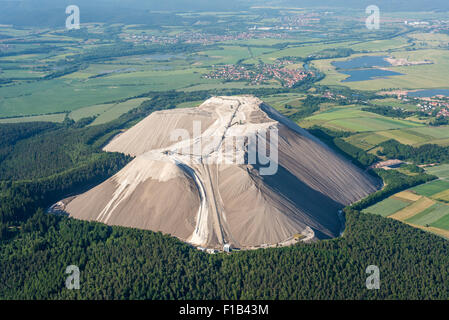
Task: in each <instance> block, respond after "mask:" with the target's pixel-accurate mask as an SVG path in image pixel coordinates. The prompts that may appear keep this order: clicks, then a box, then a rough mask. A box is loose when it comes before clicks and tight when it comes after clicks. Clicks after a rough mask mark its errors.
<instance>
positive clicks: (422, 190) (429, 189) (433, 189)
mask: <svg viewBox="0 0 449 320" xmlns="http://www.w3.org/2000/svg"><path fill="white" fill-rule="evenodd" d="M447 189H449V181H447V180H436V181H432V182H429V183H426V184H423V185H420V186H418V187H415V188H412V189H411V190H413V191H414V192H416V193H418V194H420V195H422V196H425V197H431V196H433V195H435V194H437V193H440V192H442V191H444V190H447Z"/></svg>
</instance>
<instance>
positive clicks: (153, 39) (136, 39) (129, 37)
mask: <svg viewBox="0 0 449 320" xmlns="http://www.w3.org/2000/svg"><path fill="white" fill-rule="evenodd" d="M255 31H256V30H253V31H252V30H250V31H245V32H239V33H235V34H232V33H227V34H223V35H220V34H209V33H202V32H181V33H178V34H176V35H173V36H166V35H164V36H162V35H151V34H146V33H141V34H125V35H124V40H125V41H128V42H133V43H145V42H147V43H157V44H174V43H196V44H211V43H216V42H224V41H236V40H251V39H267V38H270V39H286V38H287V37H288V35H287V34H285V33H278V32H266V31H264V32H260V31H258V32H255Z"/></svg>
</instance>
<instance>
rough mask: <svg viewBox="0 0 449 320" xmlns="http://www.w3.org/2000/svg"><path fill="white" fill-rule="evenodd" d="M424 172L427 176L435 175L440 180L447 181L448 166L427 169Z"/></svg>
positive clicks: (448, 175) (448, 177) (448, 178)
mask: <svg viewBox="0 0 449 320" xmlns="http://www.w3.org/2000/svg"><path fill="white" fill-rule="evenodd" d="M426 171H427V172H428V173H429V174H433V175H436V176H437V177H439V178H440V179H445V180H449V164H442V165H440V166H435V167H428V168H426Z"/></svg>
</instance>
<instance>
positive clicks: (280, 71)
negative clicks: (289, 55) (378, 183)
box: [204, 60, 315, 88]
mask: <svg viewBox="0 0 449 320" xmlns="http://www.w3.org/2000/svg"><path fill="white" fill-rule="evenodd" d="M290 64H291V62H289V61H285V60H284V61H282V62H280V61H277V62H276V63H274V64H265V63H259V64H258V65H257V66H253V65H238V64H237V65H234V64H229V65H224V66H220V67H215V68H214V70H213V71H212V72H211V73H209V74H207V75H205V76H204V78H206V79H222V80H226V81H248V82H249V83H250V84H251V85H261V84H265V83H267V82H269V81H272V80H276V81H278V82H279V83H280V84H281V85H282V86H284V87H287V88H291V87H293V86H294V85H295V84H297V83H299V82H301V81H303V80H304V79H306V78H308V77H313V76H314V75H315V74H314V72H312V71H306V70H304V69H302V68H288V66H289V65H290Z"/></svg>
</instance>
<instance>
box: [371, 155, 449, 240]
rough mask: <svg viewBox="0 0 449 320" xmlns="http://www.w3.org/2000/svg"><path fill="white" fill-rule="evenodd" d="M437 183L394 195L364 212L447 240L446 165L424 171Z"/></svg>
mask: <svg viewBox="0 0 449 320" xmlns="http://www.w3.org/2000/svg"><path fill="white" fill-rule="evenodd" d="M426 171H427V172H428V173H429V174H433V175H436V176H438V177H439V178H440V179H439V180H435V181H431V182H429V183H426V184H424V185H420V186H417V187H414V188H411V189H410V190H407V191H403V192H400V193H397V194H395V195H393V196H391V197H389V198H387V199H385V200H383V201H381V202H378V203H376V204H375V205H373V206H371V207H368V208H367V209H365V210H364V212H367V213H372V214H379V215H382V216H384V217H389V218H392V219H396V220H399V221H402V222H404V223H407V224H410V225H412V226H414V227H417V228H420V229H423V230H426V231H429V232H433V233H436V234H439V235H441V236H443V237H446V238H449V165H448V164H445V165H440V166H434V167H429V168H426Z"/></svg>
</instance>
